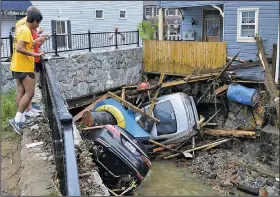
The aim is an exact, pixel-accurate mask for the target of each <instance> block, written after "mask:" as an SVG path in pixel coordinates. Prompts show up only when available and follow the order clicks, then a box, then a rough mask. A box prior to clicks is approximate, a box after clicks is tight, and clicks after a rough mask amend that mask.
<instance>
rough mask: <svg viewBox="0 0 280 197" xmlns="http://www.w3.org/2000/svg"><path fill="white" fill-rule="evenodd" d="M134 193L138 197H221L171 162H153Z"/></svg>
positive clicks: (184, 169)
mask: <svg viewBox="0 0 280 197" xmlns="http://www.w3.org/2000/svg"><path fill="white" fill-rule="evenodd" d="M135 193H136V194H137V195H140V196H220V195H221V193H219V192H218V191H215V190H214V189H212V188H211V187H210V186H208V185H205V184H203V183H202V182H201V181H199V180H198V179H197V178H195V177H194V175H193V174H191V173H189V172H187V170H186V168H182V167H178V168H177V167H176V166H175V165H174V162H172V161H154V162H153V166H152V169H151V170H150V172H149V174H148V176H147V177H146V178H145V180H144V181H143V182H142V184H141V185H140V186H139V187H138V188H136V189H135Z"/></svg>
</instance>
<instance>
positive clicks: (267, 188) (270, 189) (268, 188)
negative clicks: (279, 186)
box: [265, 186, 276, 196]
mask: <svg viewBox="0 0 280 197" xmlns="http://www.w3.org/2000/svg"><path fill="white" fill-rule="evenodd" d="M265 190H266V192H267V194H268V196H276V192H275V191H274V190H273V189H272V187H270V186H268V187H266V188H265Z"/></svg>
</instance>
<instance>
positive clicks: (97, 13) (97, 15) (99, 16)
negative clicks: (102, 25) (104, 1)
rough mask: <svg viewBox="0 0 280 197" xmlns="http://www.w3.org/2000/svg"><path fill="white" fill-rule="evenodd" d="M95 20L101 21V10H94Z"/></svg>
mask: <svg viewBox="0 0 280 197" xmlns="http://www.w3.org/2000/svg"><path fill="white" fill-rule="evenodd" d="M95 18H96V19H103V18H104V16H103V10H95Z"/></svg>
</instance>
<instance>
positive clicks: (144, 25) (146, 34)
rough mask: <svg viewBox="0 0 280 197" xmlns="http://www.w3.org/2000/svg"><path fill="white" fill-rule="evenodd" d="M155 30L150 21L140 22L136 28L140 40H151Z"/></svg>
mask: <svg viewBox="0 0 280 197" xmlns="http://www.w3.org/2000/svg"><path fill="white" fill-rule="evenodd" d="M156 28H157V27H156V25H153V24H152V23H151V22H150V21H142V22H140V23H139V24H138V26H137V29H138V30H139V34H140V36H141V38H142V40H153V39H154V33H155V31H156Z"/></svg>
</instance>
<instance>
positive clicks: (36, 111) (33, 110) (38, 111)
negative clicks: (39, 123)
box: [31, 108, 42, 114]
mask: <svg viewBox="0 0 280 197" xmlns="http://www.w3.org/2000/svg"><path fill="white" fill-rule="evenodd" d="M31 111H32V112H35V113H37V114H39V113H42V110H38V109H35V108H32V109H31Z"/></svg>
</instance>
